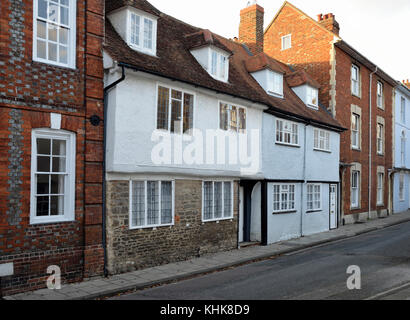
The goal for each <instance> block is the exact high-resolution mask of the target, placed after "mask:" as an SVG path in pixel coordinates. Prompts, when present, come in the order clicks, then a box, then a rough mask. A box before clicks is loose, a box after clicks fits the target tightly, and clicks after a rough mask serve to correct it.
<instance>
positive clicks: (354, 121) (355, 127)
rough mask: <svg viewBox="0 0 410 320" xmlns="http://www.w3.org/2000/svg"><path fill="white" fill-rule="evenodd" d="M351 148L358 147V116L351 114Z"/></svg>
mask: <svg viewBox="0 0 410 320" xmlns="http://www.w3.org/2000/svg"><path fill="white" fill-rule="evenodd" d="M352 148H353V149H360V116H359V115H357V114H355V113H353V114H352Z"/></svg>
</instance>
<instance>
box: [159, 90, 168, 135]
mask: <svg viewBox="0 0 410 320" xmlns="http://www.w3.org/2000/svg"><path fill="white" fill-rule="evenodd" d="M168 113H169V89H168V88H163V87H158V115H157V129H165V130H168Z"/></svg>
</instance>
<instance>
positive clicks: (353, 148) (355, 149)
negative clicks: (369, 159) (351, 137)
mask: <svg viewBox="0 0 410 320" xmlns="http://www.w3.org/2000/svg"><path fill="white" fill-rule="evenodd" d="M352 150H353V151H359V152H361V151H362V149H360V148H356V147H352Z"/></svg>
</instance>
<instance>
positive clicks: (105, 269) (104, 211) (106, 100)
mask: <svg viewBox="0 0 410 320" xmlns="http://www.w3.org/2000/svg"><path fill="white" fill-rule="evenodd" d="M121 69H122V70H121V72H122V73H121V78H119V79H118V80H116V81H114V82H113V83H111V84H110V85H108V86H107V87H105V88H104V122H103V123H104V137H103V140H104V149H103V173H102V174H103V179H102V181H103V188H102V199H103V211H102V223H103V230H102V242H103V249H104V276H105V277H107V276H108V270H107V230H106V221H107V220H106V216H105V214H106V187H107V185H106V179H105V169H106V156H107V155H106V151H107V122H108V121H107V116H108V112H107V111H108V91H109V90H110V89H112V88H114V87H115V86H116V85H117V84H119V83H120V82H122V81H124V80H125V67H124V66H121Z"/></svg>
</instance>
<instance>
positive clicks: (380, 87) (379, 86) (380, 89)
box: [377, 81, 384, 109]
mask: <svg viewBox="0 0 410 320" xmlns="http://www.w3.org/2000/svg"><path fill="white" fill-rule="evenodd" d="M377 106H378V107H379V108H382V109H383V106H384V93H383V83H381V82H380V81H378V82H377Z"/></svg>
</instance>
